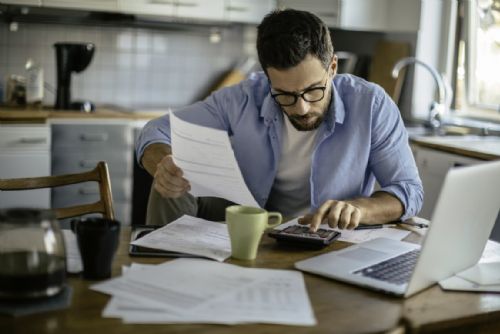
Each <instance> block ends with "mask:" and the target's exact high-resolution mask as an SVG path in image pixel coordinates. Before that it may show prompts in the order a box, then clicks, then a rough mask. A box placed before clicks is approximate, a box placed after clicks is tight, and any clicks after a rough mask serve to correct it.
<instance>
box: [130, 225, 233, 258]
mask: <svg viewBox="0 0 500 334" xmlns="http://www.w3.org/2000/svg"><path fill="white" fill-rule="evenodd" d="M131 244H132V245H136V246H142V247H148V248H154V249H162V250H166V251H173V252H179V253H186V254H192V255H198V256H203V257H207V258H209V259H214V260H216V261H224V260H225V259H227V258H228V257H230V256H231V241H230V239H229V233H228V231H227V226H226V224H223V223H217V222H212V221H209V220H205V219H201V218H196V217H192V216H188V215H184V216H182V217H180V218H178V219H177V220H175V221H173V222H171V223H170V224H167V225H165V226H163V227H161V228H159V229H157V230H155V231H153V232H150V233H148V234H146V235H145V236H143V237H142V238H139V239H137V240H135V241H133V242H131Z"/></svg>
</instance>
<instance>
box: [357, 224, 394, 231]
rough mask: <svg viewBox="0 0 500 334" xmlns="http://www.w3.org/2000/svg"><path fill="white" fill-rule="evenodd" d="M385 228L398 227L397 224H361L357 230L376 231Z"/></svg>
mask: <svg viewBox="0 0 500 334" xmlns="http://www.w3.org/2000/svg"><path fill="white" fill-rule="evenodd" d="M383 227H396V224H372V225H368V224H359V225H358V226H357V227H356V228H355V230H374V229H377V228H383Z"/></svg>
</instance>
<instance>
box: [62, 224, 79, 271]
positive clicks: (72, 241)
mask: <svg viewBox="0 0 500 334" xmlns="http://www.w3.org/2000/svg"><path fill="white" fill-rule="evenodd" d="M62 233H63V238H64V247H65V249H66V270H67V271H68V272H69V273H72V274H77V273H79V272H81V271H82V270H83V264H82V258H81V256H80V250H79V249H78V242H77V241H76V236H75V233H73V231H71V230H62Z"/></svg>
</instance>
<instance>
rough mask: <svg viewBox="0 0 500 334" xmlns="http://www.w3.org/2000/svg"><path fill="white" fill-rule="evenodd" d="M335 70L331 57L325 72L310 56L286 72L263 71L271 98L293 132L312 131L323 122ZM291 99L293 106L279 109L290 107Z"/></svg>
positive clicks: (334, 61) (315, 59)
mask: <svg viewBox="0 0 500 334" xmlns="http://www.w3.org/2000/svg"><path fill="white" fill-rule="evenodd" d="M336 69H337V57H335V56H334V58H333V60H332V64H331V66H330V67H329V68H328V70H325V68H324V67H323V65H322V63H321V61H320V60H319V59H318V58H316V57H314V56H311V55H308V56H307V57H306V58H305V59H304V60H303V61H302V62H301V63H299V64H298V65H297V66H295V67H292V68H289V69H286V70H278V69H276V68H273V67H269V68H267V75H268V77H269V81H270V82H271V94H272V95H274V98H275V100H277V101H279V103H280V105H281V109H282V110H283V112H284V113H285V115H286V116H287V117H288V119H289V120H290V122H291V123H292V124H293V126H294V127H295V128H296V129H297V130H299V131H310V130H314V129H316V128H318V127H319V126H320V125H321V123H322V122H323V119H324V117H325V114H326V111H327V110H328V107H329V105H330V100H331V78H332V76H333V75H335V73H336ZM322 88H323V89H322ZM287 94H292V95H287ZM293 94H295V95H297V94H303V97H305V99H306V100H309V101H315V102H307V101H306V100H304V98H303V97H300V96H297V97H296V98H295V97H293ZM294 99H296V102H295V103H293V104H291V105H288V106H286V105H283V104H290V103H292V102H293V100H294ZM318 99H319V100H318Z"/></svg>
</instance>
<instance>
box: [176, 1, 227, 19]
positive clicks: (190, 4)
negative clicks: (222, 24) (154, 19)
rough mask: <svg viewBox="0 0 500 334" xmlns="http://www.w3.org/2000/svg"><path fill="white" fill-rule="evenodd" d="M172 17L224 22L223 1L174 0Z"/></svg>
mask: <svg viewBox="0 0 500 334" xmlns="http://www.w3.org/2000/svg"><path fill="white" fill-rule="evenodd" d="M174 15H175V16H176V17H179V18H187V19H202V20H215V21H222V20H224V0H176V3H175V13H174Z"/></svg>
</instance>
